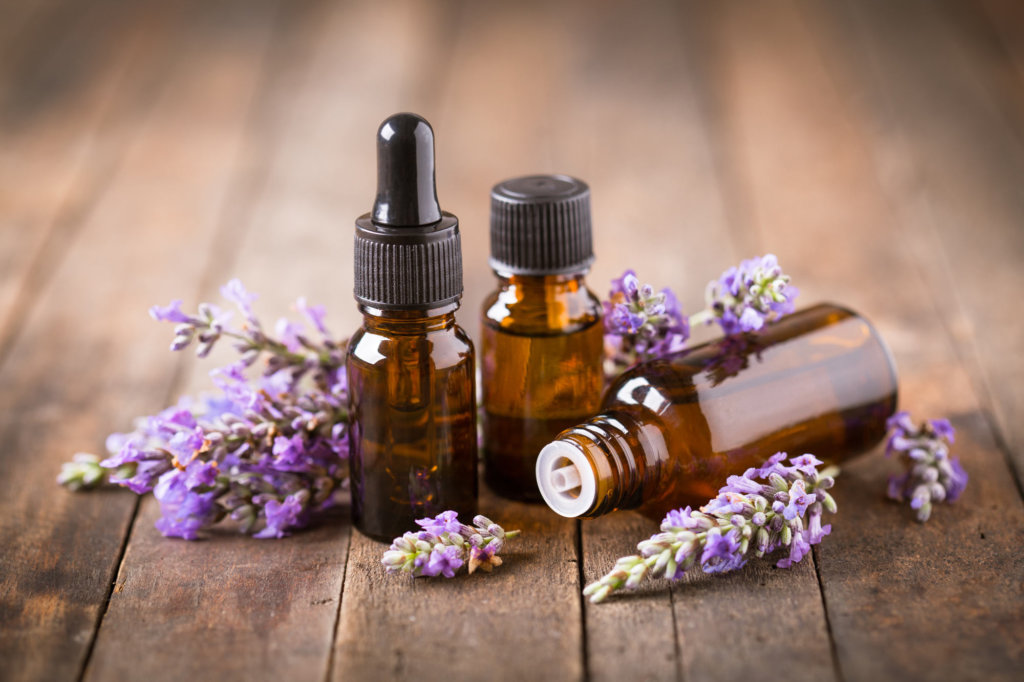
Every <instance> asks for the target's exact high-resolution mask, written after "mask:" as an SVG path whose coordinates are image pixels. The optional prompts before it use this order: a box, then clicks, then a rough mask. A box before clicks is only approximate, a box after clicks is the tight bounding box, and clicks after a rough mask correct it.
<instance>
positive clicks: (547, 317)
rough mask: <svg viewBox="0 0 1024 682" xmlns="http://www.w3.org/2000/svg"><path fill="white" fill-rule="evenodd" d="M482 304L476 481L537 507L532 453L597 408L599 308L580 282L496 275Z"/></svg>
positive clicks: (575, 277) (564, 277) (600, 342)
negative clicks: (480, 467) (479, 469)
mask: <svg viewBox="0 0 1024 682" xmlns="http://www.w3.org/2000/svg"><path fill="white" fill-rule="evenodd" d="M498 282H499V285H498V289H497V290H495V291H494V292H492V293H491V294H490V296H488V298H487V299H486V300H485V301H484V305H483V311H482V331H481V339H482V340H481V353H482V363H481V365H482V371H481V377H482V379H481V383H482V388H483V391H482V392H483V407H484V413H483V434H484V440H483V448H484V477H485V480H486V481H487V484H488V486H489V487H490V488H491V489H492V490H494V491H495V492H496V493H498V494H499V495H502V496H503V497H508V498H513V499H518V500H524V501H534V502H536V501H540V500H541V497H540V493H539V491H538V490H537V479H536V475H535V473H534V472H535V467H536V461H537V453H538V452H540V450H541V448H543V447H544V446H545V445H546V444H547V443H548V442H550V441H551V439H553V438H554V437H555V436H557V435H558V433H560V432H561V431H563V430H564V429H566V428H569V427H570V426H573V425H575V424H578V423H579V422H580V421H582V420H583V419H586V418H587V417H590V416H592V415H594V414H595V413H596V412H597V410H598V407H599V406H600V401H601V389H602V380H603V377H602V369H601V358H602V353H603V344H604V331H603V328H602V325H601V303H600V301H599V300H598V299H597V297H596V296H595V295H594V294H593V293H592V292H591V291H589V290H588V289H587V287H586V284H585V283H584V281H583V274H582V273H577V274H568V275H547V276H523V275H507V276H506V275H501V274H499V275H498Z"/></svg>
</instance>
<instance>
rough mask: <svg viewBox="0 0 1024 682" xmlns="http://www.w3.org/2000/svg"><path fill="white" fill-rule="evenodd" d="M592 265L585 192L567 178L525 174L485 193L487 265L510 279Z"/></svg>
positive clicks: (581, 185)
mask: <svg viewBox="0 0 1024 682" xmlns="http://www.w3.org/2000/svg"><path fill="white" fill-rule="evenodd" d="M593 262H594V248H593V240H592V237H591V230H590V188H589V187H587V183H585V182H583V181H582V180H577V179H576V178H573V177H569V176H568V175H527V176H524V177H521V178H512V179H511V180H505V181H504V182H500V183H498V184H497V185H495V186H494V189H492V190H491V260H490V263H491V267H492V268H494V269H495V270H497V271H499V272H504V273H508V274H511V275H555V274H563V273H572V272H583V271H585V270H587V269H588V268H589V267H590V265H591V264H592V263H593Z"/></svg>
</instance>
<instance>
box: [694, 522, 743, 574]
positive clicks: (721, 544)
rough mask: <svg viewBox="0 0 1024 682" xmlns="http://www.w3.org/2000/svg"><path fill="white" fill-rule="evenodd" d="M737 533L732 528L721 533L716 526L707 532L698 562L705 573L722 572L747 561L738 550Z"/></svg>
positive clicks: (733, 568)
mask: <svg viewBox="0 0 1024 682" xmlns="http://www.w3.org/2000/svg"><path fill="white" fill-rule="evenodd" d="M738 536H739V533H738V532H737V531H736V530H735V529H733V530H730V531H728V532H727V533H722V532H721V531H720V530H719V529H718V528H714V529H712V530H711V531H709V532H708V535H707V540H706V541H705V544H704V553H703V554H701V556H700V563H701V566H702V568H703V569H704V572H705V573H724V572H726V571H732V570H735V569H737V568H741V567H742V566H743V565H744V564H746V563H747V560H746V558H744V556H743V554H742V553H741V552H740V542H739V538H738Z"/></svg>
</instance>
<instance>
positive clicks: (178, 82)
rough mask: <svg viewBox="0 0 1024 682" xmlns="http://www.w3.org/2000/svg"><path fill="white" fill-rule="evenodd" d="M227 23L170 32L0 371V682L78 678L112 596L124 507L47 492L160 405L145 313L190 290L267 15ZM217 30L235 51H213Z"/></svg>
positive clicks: (102, 497)
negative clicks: (169, 62) (187, 282)
mask: <svg viewBox="0 0 1024 682" xmlns="http://www.w3.org/2000/svg"><path fill="white" fill-rule="evenodd" d="M242 5H244V7H242ZM234 8H235V9H238V10H241V9H244V11H245V12H246V13H247V16H249V17H250V18H249V19H243V18H242V17H239V16H238V15H237V14H232V13H231V12H230V8H229V7H227V6H224V5H218V6H216V7H214V6H212V5H208V4H207V3H198V8H194V9H197V11H196V12H195V13H193V14H191V15H190V16H189V17H188V24H187V27H188V28H187V29H186V25H185V24H184V23H183V22H175V23H173V24H172V25H171V27H170V30H173V31H176V32H177V36H178V37H177V38H175V39H174V40H173V41H171V43H172V46H173V50H174V53H175V54H176V55H183V57H182V59H181V61H180V62H179V63H178V64H177V65H176V66H175V67H174V68H172V69H171V70H170V72H169V73H167V74H166V75H167V76H168V78H167V81H166V83H165V84H164V87H163V89H162V91H161V92H160V96H159V97H158V98H155V99H154V101H153V102H152V104H153V110H152V114H151V115H149V116H147V120H146V121H145V125H144V126H143V129H142V132H141V133H140V135H139V137H138V139H137V140H136V141H135V142H134V143H133V144H132V145H131V147H130V149H129V151H128V152H127V153H126V155H125V159H124V162H123V164H121V166H120V168H119V170H118V173H117V174H116V177H115V178H114V179H113V180H112V182H111V189H110V191H109V192H106V193H104V194H103V196H102V197H100V198H99V199H98V200H97V201H96V202H95V206H94V208H93V210H92V211H91V212H90V213H89V214H88V215H87V216H84V217H83V218H82V219H83V221H84V223H83V225H82V226H81V228H80V229H79V230H78V239H77V240H76V241H75V242H74V244H73V245H72V246H71V247H70V251H71V253H70V256H69V257H68V258H67V259H65V260H64V261H63V262H62V267H61V268H60V270H59V271H58V272H57V274H56V275H55V276H54V278H53V280H52V281H51V282H50V283H49V284H48V285H47V287H46V288H45V289H44V291H43V292H42V293H41V296H40V302H39V304H38V305H36V306H34V307H33V308H32V310H31V313H30V315H28V317H27V319H26V322H25V328H24V330H23V331H22V333H21V334H20V336H19V337H18V339H17V341H16V343H15V344H14V346H13V347H12V349H11V352H10V354H9V356H8V358H7V361H6V362H5V363H4V365H3V366H2V367H0V380H2V381H3V384H4V386H5V387H6V389H7V390H5V391H4V392H3V394H2V396H0V434H2V435H3V443H4V446H3V450H2V456H0V469H2V473H3V475H2V476H0V497H2V499H4V501H5V514H4V516H3V519H2V521H0V546H3V547H4V552H3V555H2V557H0V564H2V566H0V569H2V571H0V572H2V578H0V580H2V583H0V585H2V587H0V594H2V595H3V596H2V602H0V604H2V605H0V621H2V622H3V624H4V626H3V629H2V630H3V633H4V634H3V637H2V643H0V661H2V663H0V668H2V669H3V670H4V674H5V677H6V678H8V679H67V678H72V677H78V676H79V674H80V672H81V668H82V665H83V662H84V660H85V658H86V656H87V652H88V649H89V647H90V645H91V643H92V641H93V636H94V630H95V627H96V624H97V620H98V618H99V617H100V615H101V613H102V610H103V608H104V606H105V603H106V600H107V598H108V595H109V593H110V589H111V587H110V586H111V583H112V579H113V576H114V573H115V570H116V567H117V563H118V561H119V559H120V554H121V550H122V545H123V542H124V538H125V536H126V532H127V527H128V525H129V523H130V520H131V518H132V515H133V512H134V509H135V505H136V502H135V497H134V496H133V495H131V494H129V493H126V492H119V491H102V492H97V493H94V494H83V495H72V494H69V493H67V492H65V491H61V490H58V489H56V488H55V486H54V482H53V481H54V477H55V474H56V472H57V471H58V470H59V465H60V462H62V461H64V460H66V459H67V457H68V456H69V455H70V454H71V452H70V450H69V448H71V447H73V446H74V444H76V443H77V444H80V445H79V446H80V447H83V448H97V449H98V448H99V447H100V445H101V444H102V442H103V437H104V435H105V434H106V433H108V432H109V431H110V430H112V429H115V428H118V425H120V426H121V427H122V428H123V427H127V426H128V424H130V419H131V418H132V417H133V416H135V415H137V414H139V413H146V412H149V411H151V410H155V409H157V408H159V407H160V406H161V405H162V404H163V403H164V401H165V400H166V399H167V393H168V388H169V386H170V382H171V379H172V375H173V368H174V364H173V361H169V360H168V358H167V355H166V351H165V350H164V349H165V348H166V333H167V330H166V329H160V328H159V326H158V325H155V324H153V323H152V321H151V320H149V319H148V317H147V315H146V314H145V310H146V309H147V308H148V306H149V305H150V304H152V302H153V301H166V300H167V299H168V298H170V296H169V294H170V293H171V291H172V290H173V288H174V283H173V280H174V279H175V278H177V277H184V278H187V279H191V280H192V281H195V280H196V279H198V277H199V274H200V272H201V270H202V266H203V264H204V261H203V259H201V258H196V257H195V254H196V253H200V254H202V253H204V252H205V250H206V249H207V248H208V244H209V239H210V236H211V235H212V234H213V232H214V231H213V230H212V229H211V227H212V226H213V225H214V223H215V221H216V219H217V217H218V214H219V211H220V204H221V202H222V201H223V199H224V195H225V192H226V190H227V189H228V186H229V180H230V178H231V171H232V168H233V162H234V160H235V154H236V153H237V149H238V138H239V134H238V133H239V130H240V128H241V124H242V122H243V121H244V119H245V117H246V113H247V111H248V100H249V97H250V95H251V93H252V90H253V87H254V86H255V82H256V76H257V75H258V68H254V65H252V64H251V61H247V60H251V56H252V50H253V48H254V46H255V47H257V48H258V46H259V45H261V44H264V43H265V41H266V38H267V35H266V31H265V28H266V24H267V13H266V12H260V11H258V8H256V7H254V6H253V5H252V3H236V4H235V5H234ZM261 17H262V18H261ZM228 25H231V26H233V29H232V30H233V31H234V32H235V33H233V34H232V35H233V36H234V37H232V36H228V35H224V29H226V28H227V26H228ZM218 27H219V28H220V29H221V30H220V31H218V30H217V29H218ZM242 27H245V28H244V29H243V28H242ZM192 31H198V33H197V32H192ZM204 32H208V33H209V36H207V37H217V38H220V39H219V40H216V41H210V40H205V39H204ZM156 64H159V60H156ZM149 75H150V76H153V75H155V76H158V77H162V76H164V75H165V74H164V73H163V70H162V69H157V70H156V72H155V73H152V72H151V73H149ZM183 140H187V142H188V143H187V144H183V143H182V141H183ZM169 187H173V188H174V193H173V194H169V193H168V188H169ZM130 660H133V661H138V660H139V657H130Z"/></svg>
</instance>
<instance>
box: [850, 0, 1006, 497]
mask: <svg viewBox="0 0 1024 682" xmlns="http://www.w3.org/2000/svg"><path fill="white" fill-rule="evenodd" d="M926 8H928V9H929V10H931V9H932V8H931V6H930V5H929V4H927V3H917V2H910V1H902V2H896V3H892V4H890V5H887V7H886V8H885V9H884V11H883V9H882V8H874V7H871V8H868V7H865V8H861V9H859V10H856V9H855V8H853V7H848V8H846V9H847V10H848V11H844V12H838V11H837V12H835V13H833V18H832V22H831V23H832V25H833V26H834V25H835V23H836V22H843V23H844V25H846V26H855V27H858V28H859V32H858V34H857V35H858V36H860V37H861V39H862V42H863V45H864V48H865V50H864V51H862V52H860V53H859V56H858V58H856V59H855V58H854V57H853V55H851V54H850V53H849V52H848V51H845V50H844V51H839V50H836V52H837V59H840V60H842V64H843V66H844V67H846V68H847V69H848V70H849V73H850V76H849V80H847V81H846V82H849V83H854V82H855V83H857V87H858V88H860V92H862V93H863V106H862V108H861V112H862V113H861V116H862V117H863V119H864V120H865V121H867V122H868V123H867V125H870V126H871V128H872V135H871V136H870V137H869V142H870V145H871V151H872V155H873V157H874V159H875V164H876V166H877V168H878V175H879V178H880V185H881V187H882V189H883V191H884V192H885V194H886V197H887V199H888V200H889V201H890V203H891V204H892V205H893V206H894V207H896V209H897V210H898V211H900V213H901V215H902V216H903V217H904V219H905V220H906V222H907V223H909V224H910V225H911V226H912V229H914V230H915V234H916V236H917V240H916V241H918V242H919V245H918V249H919V251H920V253H921V255H922V256H923V257H924V259H925V260H927V261H928V262H929V263H930V264H934V265H935V266H936V267H929V268H925V269H924V270H923V272H924V273H925V275H926V276H927V277H928V280H927V282H928V284H929V285H930V286H931V287H932V288H934V289H935V290H941V289H948V290H950V291H951V294H950V295H949V296H948V299H949V300H948V303H947V302H943V303H944V305H943V308H944V311H945V315H944V318H945V319H946V320H947V325H948V327H949V329H950V332H951V333H952V335H953V338H954V340H955V342H956V345H957V350H958V353H959V354H960V356H961V357H962V358H963V359H964V364H965V367H966V368H967V369H968V370H969V371H970V373H971V377H972V380H973V382H974V385H975V392H976V394H977V395H978V396H979V399H980V400H981V401H982V404H983V406H984V407H985V408H986V410H987V411H990V412H991V413H992V415H993V416H994V419H995V422H996V424H997V425H998V428H999V432H1000V435H1001V437H1002V438H1003V440H1004V441H1005V443H1006V446H1007V448H1008V449H1009V454H1010V456H1011V457H1012V459H1013V461H1014V463H1015V468H1016V472H1017V476H1018V481H1024V429H1022V426H1021V424H1020V420H1019V419H1018V418H1017V416H1018V415H1020V414H1021V413H1022V411H1024V389H1022V388H1021V386H1022V382H1024V358H1022V357H1021V354H1020V352H1019V349H1020V348H1021V344H1022V343H1024V320H1022V319H1021V318H1020V316H1018V315H1007V305H1006V303H1005V300H1004V299H1003V297H1002V296H1000V295H999V294H998V293H996V292H1004V291H1016V290H1018V289H1019V288H1020V287H1022V286H1024V274H1022V273H1021V271H1020V263H1021V260H1022V258H1024V230H1022V229H1021V221H1022V220H1024V194H1022V193H1021V191H1020V187H1021V182H1022V181H1024V109H1018V107H1017V105H1018V103H1019V102H1018V97H1019V96H1020V93H1021V91H1022V89H1021V82H1020V81H1016V80H1015V79H1013V78H1012V77H1011V76H1010V74H1007V73H1005V69H1000V68H996V67H995V66H993V63H992V62H993V57H994V55H993V54H992V52H991V50H992V42H993V41H992V40H991V38H992V37H993V36H991V34H988V33H985V32H982V33H980V34H979V32H978V31H979V30H980V29H979V28H978V22H970V21H967V20H966V19H964V18H963V15H970V14H971V12H970V9H969V8H965V7H952V6H951V7H946V8H945V9H939V8H935V9H936V11H925V9H926ZM1009 25H1011V26H1012V25H1013V24H1012V22H1011V23H1010V24H1009ZM910 27H913V36H914V39H913V40H896V39H895V36H897V35H904V34H909V31H908V29H909V28H910ZM964 27H974V28H975V30H973V31H968V30H965V29H964ZM940 46H941V47H940ZM997 47H998V45H997ZM865 53H866V54H867V55H868V57H869V58H868V59H867V60H865V59H863V55H864V54H865ZM1001 54H1002V53H997V55H995V56H999V55H1001ZM1005 62H1006V60H1005V59H1004V60H1002V61H999V62H997V64H1000V65H1005ZM1011 66H1012V65H1011ZM929 247H931V248H929ZM963 272H967V273H976V274H974V275H973V276H969V277H967V276H962V275H961V274H960V273H963Z"/></svg>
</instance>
